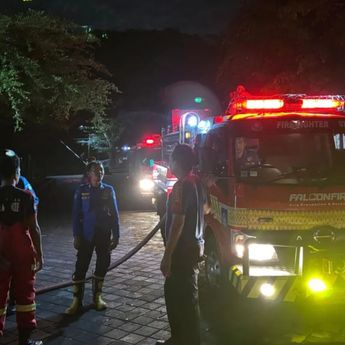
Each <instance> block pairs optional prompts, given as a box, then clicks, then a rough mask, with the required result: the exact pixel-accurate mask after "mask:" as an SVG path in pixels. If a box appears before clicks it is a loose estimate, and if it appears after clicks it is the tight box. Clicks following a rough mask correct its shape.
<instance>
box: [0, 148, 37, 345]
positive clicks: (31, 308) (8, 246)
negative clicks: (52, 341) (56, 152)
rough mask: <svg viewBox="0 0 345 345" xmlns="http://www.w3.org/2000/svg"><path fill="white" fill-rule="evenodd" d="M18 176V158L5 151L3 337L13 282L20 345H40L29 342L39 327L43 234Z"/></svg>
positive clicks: (0, 265)
mask: <svg viewBox="0 0 345 345" xmlns="http://www.w3.org/2000/svg"><path fill="white" fill-rule="evenodd" d="M19 176H20V160H19V157H18V156H17V155H16V154H15V153H14V152H13V151H10V150H6V151H5V152H3V153H2V154H1V156H0V177H1V187H0V334H1V335H2V332H3V329H4V325H5V315H6V300H7V296H8V292H9V291H8V290H9V285H10V282H11V280H12V281H13V283H14V286H15V300H16V311H17V313H16V318H17V327H18V338H19V345H39V344H42V342H41V341H33V340H30V339H29V338H30V334H31V332H32V330H33V329H34V328H35V327H36V320H35V309H36V305H35V290H34V281H35V273H36V272H37V271H39V270H40V269H41V268H42V265H43V258H42V245H41V232H40V227H39V225H38V223H37V217H36V212H35V209H34V199H33V196H32V195H31V193H29V192H26V191H23V190H21V189H19V188H16V187H15V186H16V184H17V183H18V180H19Z"/></svg>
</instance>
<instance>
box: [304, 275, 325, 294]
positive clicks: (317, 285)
mask: <svg viewBox="0 0 345 345" xmlns="http://www.w3.org/2000/svg"><path fill="white" fill-rule="evenodd" d="M308 287H309V289H310V290H311V291H313V292H323V291H325V290H326V289H327V285H326V283H325V282H324V281H323V280H322V279H319V278H313V279H310V280H309V282H308Z"/></svg>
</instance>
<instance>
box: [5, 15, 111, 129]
mask: <svg viewBox="0 0 345 345" xmlns="http://www.w3.org/2000/svg"><path fill="white" fill-rule="evenodd" d="M97 44H98V41H97V39H96V38H95V37H94V36H93V35H92V34H90V33H89V32H87V31H86V30H83V29H82V28H81V27H79V26H77V25H75V24H73V23H69V22H65V21H63V20H62V19H58V18H54V17H50V16H47V15H45V14H44V13H43V12H35V11H28V12H27V13H26V14H20V15H17V16H13V17H8V16H4V15H0V106H1V109H2V110H1V113H0V114H1V116H2V117H3V118H4V117H6V118H7V119H9V120H11V119H12V120H13V126H14V129H15V130H16V131H19V130H21V129H22V128H23V125H24V123H25V122H32V123H43V124H46V123H54V124H55V125H57V126H60V127H61V126H62V127H66V126H68V125H69V124H70V120H71V118H72V117H74V116H75V115H76V114H80V113H81V112H83V114H87V115H88V116H89V115H91V117H93V120H92V122H93V123H95V124H97V123H101V122H102V118H103V117H104V116H105V113H106V109H107V107H108V106H109V104H110V101H111V100H110V96H111V94H112V92H113V91H115V90H116V87H115V85H114V84H113V83H112V82H111V81H110V80H109V79H110V78H109V77H110V76H109V73H108V72H107V70H106V69H105V67H104V66H102V65H101V64H98V63H97V62H96V61H95V59H94V56H93V50H94V48H95V47H96V46H97Z"/></svg>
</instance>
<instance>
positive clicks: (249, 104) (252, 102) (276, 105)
mask: <svg viewBox="0 0 345 345" xmlns="http://www.w3.org/2000/svg"><path fill="white" fill-rule="evenodd" d="M242 107H243V108H245V109H255V110H260V109H271V110H272V109H281V108H283V107H284V100H282V99H247V100H245V101H243V102H242Z"/></svg>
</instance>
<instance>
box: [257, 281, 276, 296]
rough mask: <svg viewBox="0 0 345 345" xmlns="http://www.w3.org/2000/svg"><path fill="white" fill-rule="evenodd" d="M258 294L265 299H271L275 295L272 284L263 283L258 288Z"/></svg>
mask: <svg viewBox="0 0 345 345" xmlns="http://www.w3.org/2000/svg"><path fill="white" fill-rule="evenodd" d="M260 292H261V294H262V295H263V296H265V297H272V296H273V295H274V294H275V292H276V289H275V288H274V286H273V285H272V284H269V283H264V284H262V285H261V286H260Z"/></svg>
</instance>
